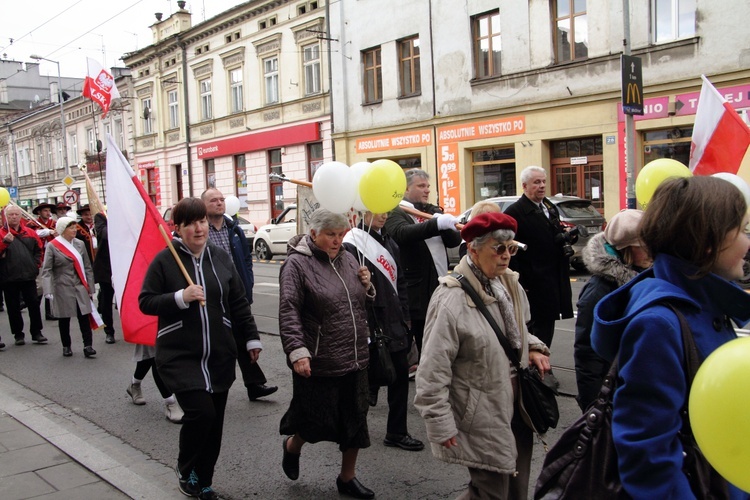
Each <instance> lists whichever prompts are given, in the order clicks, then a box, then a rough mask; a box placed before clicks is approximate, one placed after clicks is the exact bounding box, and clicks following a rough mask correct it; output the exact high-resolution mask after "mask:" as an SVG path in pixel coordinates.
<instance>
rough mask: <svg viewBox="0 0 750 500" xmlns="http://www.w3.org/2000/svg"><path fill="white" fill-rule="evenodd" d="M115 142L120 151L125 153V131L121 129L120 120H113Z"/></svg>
mask: <svg viewBox="0 0 750 500" xmlns="http://www.w3.org/2000/svg"><path fill="white" fill-rule="evenodd" d="M115 141H117V145H118V146H119V147H120V151H125V130H124V129H123V128H122V120H115Z"/></svg>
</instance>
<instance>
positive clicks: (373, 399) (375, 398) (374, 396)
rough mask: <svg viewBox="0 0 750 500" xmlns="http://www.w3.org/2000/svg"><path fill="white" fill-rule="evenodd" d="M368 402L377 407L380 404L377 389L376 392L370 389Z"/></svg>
mask: <svg viewBox="0 0 750 500" xmlns="http://www.w3.org/2000/svg"><path fill="white" fill-rule="evenodd" d="M367 402H368V403H369V404H370V406H377V404H378V390H377V389H375V390H374V391H373V390H372V389H370V394H368V395H367Z"/></svg>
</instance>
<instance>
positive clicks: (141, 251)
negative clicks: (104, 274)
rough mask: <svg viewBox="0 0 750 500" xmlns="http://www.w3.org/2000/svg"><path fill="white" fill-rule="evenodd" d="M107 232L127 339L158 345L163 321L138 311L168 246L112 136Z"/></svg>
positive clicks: (148, 201) (151, 207) (158, 219)
mask: <svg viewBox="0 0 750 500" xmlns="http://www.w3.org/2000/svg"><path fill="white" fill-rule="evenodd" d="M107 202H108V203H107V205H108V210H107V220H108V222H107V224H108V227H107V230H108V231H109V233H108V236H109V259H110V262H111V263H112V286H113V287H114V289H115V296H116V298H117V304H118V307H119V310H120V321H121V322H122V332H123V337H124V338H125V340H126V341H127V342H132V343H134V344H145V345H154V344H155V343H156V330H157V317H156V316H147V315H145V314H143V313H142V312H141V309H140V308H139V307H138V295H139V294H140V293H141V287H142V285H143V278H144V276H145V275H146V270H147V269H148V265H149V264H150V263H151V261H152V260H153V259H154V256H155V255H156V254H157V253H159V252H160V251H161V250H162V249H164V248H165V247H166V246H167V245H166V243H165V242H164V238H163V237H162V235H161V232H160V231H159V226H163V227H164V229H165V230H166V231H167V234H169V230H168V229H167V224H166V223H165V222H164V219H162V217H161V215H159V212H157V211H156V207H155V206H154V204H153V203H152V202H151V199H150V198H149V197H148V194H146V190H145V189H144V188H143V184H141V181H140V180H139V179H138V177H136V175H135V172H133V169H132V168H130V164H129V163H128V161H127V160H126V159H125V157H124V156H123V155H122V153H121V152H120V150H119V149H118V148H117V146H116V145H115V141H114V139H112V136H111V135H109V134H107Z"/></svg>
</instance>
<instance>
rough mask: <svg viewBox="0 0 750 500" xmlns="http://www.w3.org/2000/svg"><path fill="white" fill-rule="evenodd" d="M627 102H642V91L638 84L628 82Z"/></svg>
mask: <svg viewBox="0 0 750 500" xmlns="http://www.w3.org/2000/svg"><path fill="white" fill-rule="evenodd" d="M625 102H626V103H627V104H642V101H641V91H640V90H639V89H638V85H637V84H635V83H628V87H627V90H626V92H625Z"/></svg>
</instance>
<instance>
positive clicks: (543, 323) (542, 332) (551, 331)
mask: <svg viewBox="0 0 750 500" xmlns="http://www.w3.org/2000/svg"><path fill="white" fill-rule="evenodd" d="M530 330H531V333H533V334H534V335H536V336H537V337H538V338H539V340H541V341H542V342H544V343H545V344H546V345H547V347H549V348H550V349H551V348H552V337H553V336H554V335H555V318H550V319H542V320H539V319H536V318H533V321H532V322H531V328H530Z"/></svg>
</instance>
